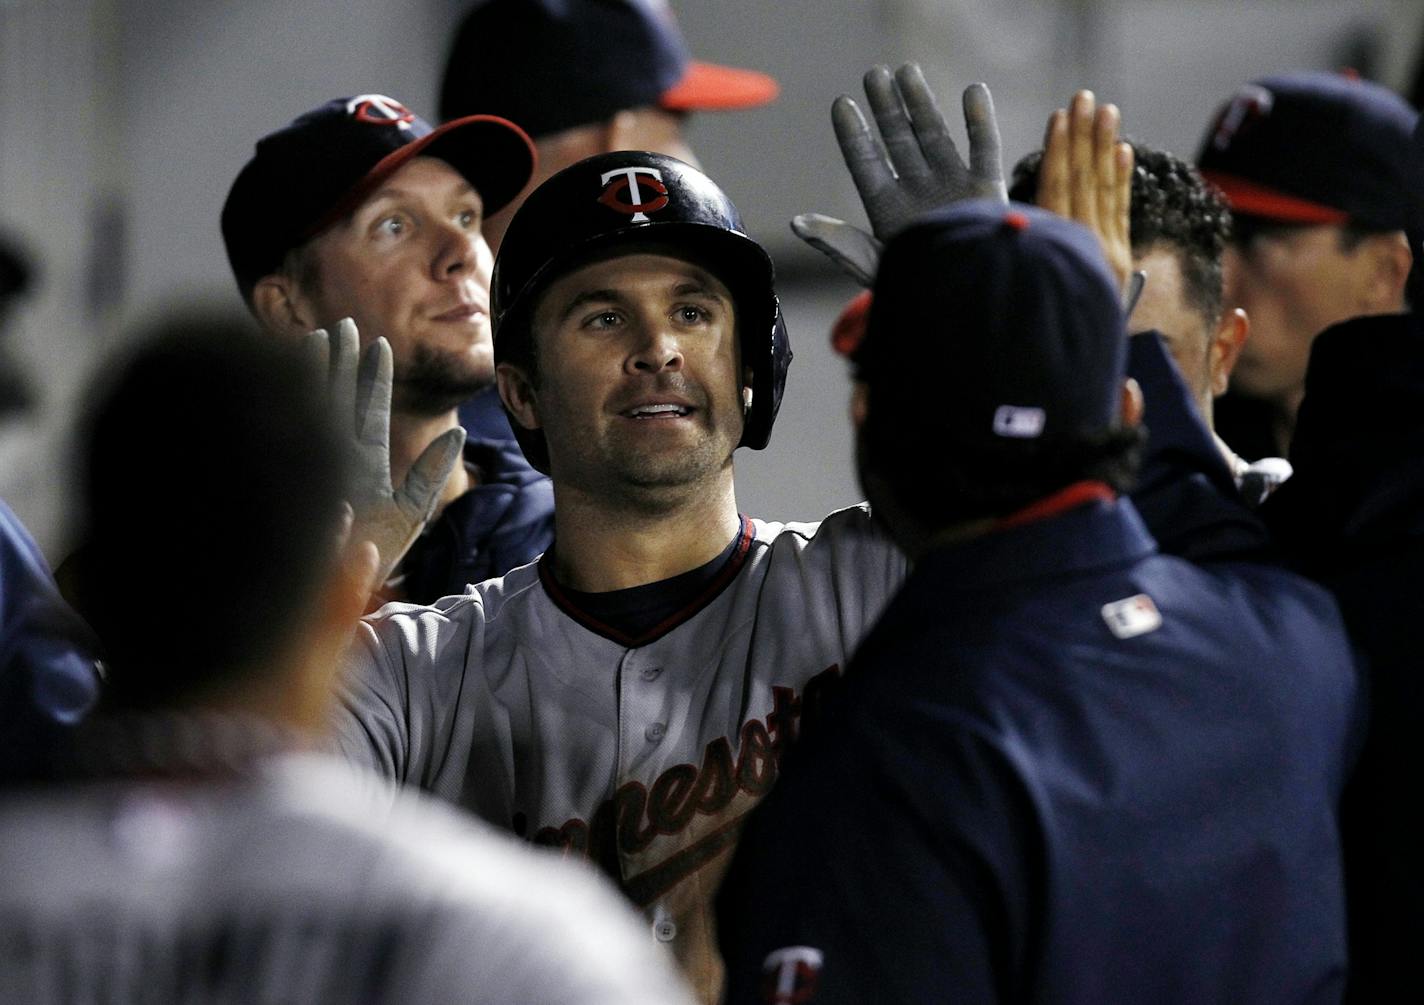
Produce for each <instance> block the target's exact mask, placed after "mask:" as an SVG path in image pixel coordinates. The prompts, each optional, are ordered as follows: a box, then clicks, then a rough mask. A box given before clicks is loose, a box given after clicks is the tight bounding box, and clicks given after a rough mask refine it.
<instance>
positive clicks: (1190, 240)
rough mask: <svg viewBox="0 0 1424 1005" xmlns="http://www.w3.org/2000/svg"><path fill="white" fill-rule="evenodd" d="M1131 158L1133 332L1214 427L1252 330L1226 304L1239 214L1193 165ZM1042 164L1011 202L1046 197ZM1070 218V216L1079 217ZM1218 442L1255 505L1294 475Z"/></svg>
mask: <svg viewBox="0 0 1424 1005" xmlns="http://www.w3.org/2000/svg"><path fill="white" fill-rule="evenodd" d="M1092 106H1093V97H1092V95H1091V93H1090V92H1080V93H1079V94H1078V95H1076V96H1075V98H1074V102H1073V106H1072V112H1071V114H1072V115H1073V116H1074V117H1075V119H1077V118H1080V117H1083V116H1085V115H1088V114H1091V110H1092ZM1059 114H1060V115H1062V114H1064V113H1062V112H1060V113H1059ZM1055 121H1056V120H1055ZM1132 153H1133V164H1134V170H1133V172H1132V182H1131V185H1132V189H1131V197H1130V214H1129V216H1130V253H1131V268H1132V269H1134V270H1141V271H1142V273H1143V274H1144V276H1145V277H1146V279H1147V282H1146V283H1145V285H1144V286H1143V288H1142V291H1141V295H1140V297H1139V299H1138V300H1137V302H1136V305H1135V306H1134V307H1133V310H1132V313H1131V315H1130V317H1129V318H1128V325H1129V329H1130V330H1131V331H1133V332H1155V333H1156V338H1158V339H1160V340H1161V341H1162V343H1163V345H1164V346H1165V347H1166V349H1167V351H1168V352H1169V353H1170V354H1171V357H1172V361H1173V362H1174V363H1175V364H1176V366H1177V370H1178V372H1179V373H1180V374H1181V377H1182V380H1183V381H1184V382H1185V383H1186V386H1187V389H1188V390H1189V391H1190V393H1191V396H1192V402H1193V404H1194V405H1195V406H1196V408H1197V410H1198V411H1199V412H1200V413H1201V416H1202V419H1203V420H1204V421H1205V423H1206V425H1207V427H1208V428H1211V427H1212V415H1213V412H1212V403H1213V401H1214V400H1215V399H1216V398H1218V397H1220V396H1221V395H1222V394H1224V393H1225V392H1226V386H1227V381H1228V380H1229V379H1230V377H1231V371H1232V369H1233V368H1234V367H1235V365H1236V360H1237V359H1238V358H1239V357H1240V354H1241V348H1242V346H1243V345H1244V344H1245V342H1246V337H1247V333H1248V331H1249V329H1250V322H1249V321H1248V319H1247V317H1246V312H1245V311H1244V310H1242V309H1241V308H1240V307H1234V308H1229V307H1226V306H1225V305H1223V303H1222V278H1221V277H1222V255H1223V250H1224V248H1225V245H1226V238H1227V236H1228V235H1229V233H1230V229H1231V211H1230V210H1228V209H1227V208H1226V205H1225V203H1224V202H1223V201H1222V198H1221V196H1220V195H1219V194H1218V193H1217V191H1216V190H1215V189H1214V188H1213V187H1212V186H1210V185H1208V184H1207V183H1206V182H1205V181H1204V180H1203V179H1202V178H1201V176H1200V175H1199V174H1197V172H1196V170H1195V169H1194V168H1192V167H1191V165H1189V164H1186V163H1185V162H1183V161H1181V160H1180V159H1178V158H1177V157H1175V156H1174V155H1172V154H1170V153H1168V152H1166V151H1165V150H1158V149H1156V148H1154V147H1150V146H1148V145H1146V144H1143V143H1138V142H1134V143H1133V144H1132ZM1042 158H1043V154H1042V153H1033V154H1030V155H1028V156H1027V157H1025V158H1024V159H1023V160H1021V161H1020V162H1019V163H1018V164H1017V165H1015V167H1014V180H1013V184H1012V185H1011V186H1010V188H1009V196H1010V198H1013V199H1015V200H1018V201H1021V202H1034V201H1035V200H1037V199H1038V197H1039V195H1040V192H1041V191H1042V190H1043V186H1042V185H1041V182H1040V177H1041V171H1042ZM1053 180H1054V181H1056V182H1057V183H1058V184H1059V185H1060V186H1061V185H1063V184H1064V182H1065V181H1066V179H1063V178H1062V173H1061V172H1059V173H1058V174H1057V175H1056V176H1055V178H1054V179H1053ZM1044 194H1045V196H1046V197H1047V198H1046V200H1043V201H1039V203H1038V204H1039V205H1043V206H1046V207H1047V208H1050V209H1054V210H1055V211H1059V207H1057V206H1055V205H1054V200H1053V199H1052V196H1051V195H1050V194H1048V193H1044ZM1064 215H1068V216H1069V217H1070V218H1072V214H1071V213H1065V214H1064ZM1132 369H1133V363H1132V362H1129V371H1131V370H1132ZM1217 444H1218V447H1219V448H1220V449H1221V451H1222V455H1223V456H1224V457H1225V458H1226V461H1227V464H1228V465H1229V466H1230V468H1231V473H1232V477H1233V478H1234V479H1235V481H1236V485H1237V487H1238V488H1239V489H1240V490H1241V493H1242V497H1243V498H1244V499H1246V500H1247V502H1248V503H1250V504H1251V505H1252V506H1259V505H1260V504H1261V502H1263V501H1264V500H1265V498H1266V497H1267V496H1269V495H1270V493H1271V492H1273V491H1275V489H1276V488H1277V487H1278V486H1279V485H1280V484H1281V483H1282V482H1284V481H1285V480H1286V479H1287V478H1289V477H1290V472H1291V468H1290V463H1289V462H1288V461H1286V460H1285V459H1284V458H1281V457H1266V458H1260V459H1258V460H1256V461H1254V462H1247V461H1246V460H1244V459H1243V458H1241V457H1239V456H1237V454H1236V453H1235V452H1234V451H1232V450H1231V448H1230V447H1228V446H1227V445H1226V444H1225V442H1224V441H1221V440H1220V438H1218V439H1217Z"/></svg>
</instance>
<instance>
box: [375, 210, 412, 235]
mask: <svg viewBox="0 0 1424 1005" xmlns="http://www.w3.org/2000/svg"><path fill="white" fill-rule="evenodd" d="M371 229H372V232H373V233H374V234H375V236H376V237H382V238H396V237H403V236H405V234H406V233H407V232H408V231H409V230H410V221H409V220H407V219H406V218H405V216H404V215H403V214H400V213H392V214H391V215H390V216H385V217H382V218H381V219H379V220H377V221H376V225H375V226H374V227H373V228H371Z"/></svg>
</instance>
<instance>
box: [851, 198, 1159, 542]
mask: <svg viewBox="0 0 1424 1005" xmlns="http://www.w3.org/2000/svg"><path fill="white" fill-rule="evenodd" d="M1126 354H1127V339H1126V324H1125V320H1124V318H1123V315H1122V310H1121V308H1120V306H1119V304H1118V294H1117V290H1116V284H1115V283H1114V282H1113V279H1112V276H1111V275H1110V273H1109V271H1108V268H1107V264H1106V263H1105V262H1104V261H1103V257H1102V253H1101V251H1100V250H1099V247H1098V244H1097V239H1096V238H1095V237H1094V236H1093V235H1092V234H1091V233H1090V232H1089V231H1088V230H1087V229H1085V228H1083V227H1081V226H1079V225H1078V224H1075V223H1071V222H1069V221H1068V220H1065V219H1062V218H1061V217H1058V216H1055V215H1053V214H1051V213H1047V212H1045V211H1042V210H1038V209H1034V208H1031V207H1028V206H1021V205H1017V204H1010V205H1008V206H1005V205H1001V204H998V203H994V202H988V201H979V202H969V203H962V204H957V205H955V206H953V207H950V208H948V209H945V210H941V211H938V212H936V213H933V214H931V215H929V216H926V217H924V218H923V219H922V220H920V221H919V222H918V223H916V224H914V225H913V226H911V227H909V228H908V229H906V230H905V231H903V232H902V233H901V234H899V235H897V236H896V237H895V238H894V239H893V240H891V242H890V243H889V245H888V246H887V247H886V249H885V255H884V257H883V258H882V259H881V263H880V270H879V272H878V274H877V276H876V281H875V288H874V295H873V299H872V302H871V307H870V316H869V320H868V324H867V329H866V334H865V337H864V339H863V340H862V341H861V342H860V344H859V346H858V347H857V348H856V350H855V354H854V356H853V362H854V364H855V370H856V374H855V376H856V380H857V386H856V390H855V400H854V402H853V413H854V414H855V416H856V417H857V421H858V427H859V429H858V437H857V452H858V458H857V460H858V465H859V469H860V476H861V483H862V486H863V487H864V489H865V491H866V495H867V497H868V498H869V499H870V500H871V503H872V504H873V505H874V506H875V507H876V512H877V515H881V516H883V517H885V518H886V520H887V523H888V524H889V526H890V529H891V531H892V532H893V533H894V535H895V537H896V539H897V541H898V542H899V543H900V544H901V546H902V547H905V548H906V550H907V551H909V552H911V553H912V554H914V553H915V552H917V551H919V550H922V548H923V546H924V545H925V544H926V543H927V541H928V539H929V538H931V537H933V536H934V535H935V534H936V533H938V532H941V531H944V530H947V529H951V528H954V527H956V526H961V525H964V524H968V523H972V522H975V521H985V520H989V521H992V520H994V519H998V518H1003V517H1007V516H1010V515H1012V514H1014V513H1015V512H1016V511H1018V510H1021V509H1023V508H1024V507H1026V506H1029V505H1030V504H1032V503H1034V502H1036V501H1038V500H1041V499H1044V498H1046V497H1048V496H1050V495H1052V494H1054V493H1055V492H1057V491H1059V490H1061V489H1064V488H1067V487H1068V486H1070V485H1073V484H1075V483H1077V482H1082V481H1096V482H1103V483H1106V484H1107V485H1108V486H1109V487H1110V488H1112V489H1116V490H1121V489H1123V488H1125V487H1126V486H1127V484H1128V482H1129V481H1130V479H1131V477H1132V475H1133V473H1134V471H1135V468H1136V453H1137V450H1136V448H1137V444H1138V442H1139V439H1140V434H1139V433H1138V431H1137V430H1136V428H1135V424H1136V420H1137V416H1138V414H1139V413H1140V399H1139V398H1137V397H1136V396H1135V395H1134V394H1132V393H1130V392H1129V390H1128V386H1127V385H1125V382H1124V376H1123V374H1124V367H1125V365H1126ZM1132 390H1133V391H1135V385H1133V386H1132Z"/></svg>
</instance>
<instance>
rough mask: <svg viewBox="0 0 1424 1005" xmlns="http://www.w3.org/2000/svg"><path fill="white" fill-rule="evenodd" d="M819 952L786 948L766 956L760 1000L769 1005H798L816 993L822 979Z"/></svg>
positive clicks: (762, 972) (808, 948)
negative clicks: (817, 983) (818, 982)
mask: <svg viewBox="0 0 1424 1005" xmlns="http://www.w3.org/2000/svg"><path fill="white" fill-rule="evenodd" d="M822 958H823V955H822V953H821V951H820V950H819V949H812V948H811V947H810V946H787V947H786V948H785V949H777V950H774V951H772V952H770V953H768V954H767V956H766V959H765V960H764V961H763V962H762V965H761V1000H762V1001H764V1002H766V1003H767V1005H799V1003H801V1002H809V1001H811V1000H812V998H813V997H814V995H815V994H816V982H817V981H818V980H820V977H821V960H822Z"/></svg>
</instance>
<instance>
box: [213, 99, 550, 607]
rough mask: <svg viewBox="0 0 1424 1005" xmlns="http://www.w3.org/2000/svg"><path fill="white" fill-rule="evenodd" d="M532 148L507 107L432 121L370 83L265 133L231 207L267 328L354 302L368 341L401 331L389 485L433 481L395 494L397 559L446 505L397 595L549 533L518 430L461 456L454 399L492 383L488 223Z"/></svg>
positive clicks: (421, 595) (482, 567)
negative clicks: (403, 497) (516, 438)
mask: <svg viewBox="0 0 1424 1005" xmlns="http://www.w3.org/2000/svg"><path fill="white" fill-rule="evenodd" d="M533 157H534V155H533V151H532V148H531V146H530V143H529V140H528V138H527V137H526V136H525V135H524V133H523V132H521V131H520V130H519V129H518V128H517V127H515V126H513V125H511V124H510V123H509V122H506V121H504V120H502V119H498V118H494V117H491V116H471V117H467V118H464V119H461V120H459V121H456V122H451V123H449V124H447V125H445V126H442V127H440V128H439V129H435V130H432V129H431V128H430V126H429V125H427V124H426V123H425V122H424V121H422V120H421V119H419V118H418V117H416V116H415V115H414V114H413V113H412V112H410V111H409V110H408V109H407V108H405V106H403V105H401V104H400V103H399V102H397V101H394V100H393V99H391V98H388V97H385V96H383V95H379V94H366V95H359V96H357V97H353V98H346V99H338V100H335V101H330V102H327V103H326V104H324V105H322V106H320V107H318V108H316V109H313V110H312V111H310V112H308V113H307V114H305V115H302V116H301V117H299V118H297V119H296V120H294V121H293V122H292V123H290V124H289V125H288V126H286V127H285V128H283V129H280V130H278V131H276V132H274V133H272V134H270V135H268V136H266V137H263V138H262V139H261V140H259V141H258V143H257V149H256V153H255V155H254V156H253V158H252V160H251V161H249V162H248V164H247V165H246V166H245V167H244V168H243V169H242V171H241V173H240V174H239V175H238V177H237V179H236V181H234V182H233V185H232V189H231V191H230V192H229V194H228V198H227V202H226V204H225V205H224V207H223V213H222V229H223V239H224V240H225V241H226V243H227V252H228V258H229V260H230V262H231V263H232V268H233V272H234V273H235V275H236V277H237V283H238V287H239V289H240V290H241V292H242V295H243V297H244V299H245V300H246V301H247V303H248V305H249V306H250V307H251V309H252V311H253V313H254V314H255V315H256V316H257V318H258V320H259V321H260V322H261V323H262V326H263V327H264V328H266V329H267V330H268V331H270V332H272V333H274V334H277V335H281V336H305V335H306V334H307V333H308V332H309V331H311V330H312V329H315V328H322V327H327V326H333V325H335V324H336V322H337V321H339V320H340V319H342V318H347V317H350V318H353V319H354V320H355V322H356V325H357V328H358V330H359V332H360V338H361V339H362V340H363V344H370V343H372V342H374V341H375V340H376V339H379V338H384V339H385V340H386V341H387V342H388V343H389V345H390V353H391V356H392V357H393V362H394V393H393V395H392V396H391V414H390V454H389V465H390V471H389V475H390V483H389V484H387V485H386V486H385V490H384V494H385V496H387V497H389V496H390V494H391V487H390V486H391V485H394V486H396V487H397V489H399V487H400V486H402V484H403V483H404V484H405V486H406V487H407V488H408V489H410V490H411V492H410V494H411V495H416V494H420V493H416V492H414V489H415V488H416V487H417V485H419V486H420V487H423V489H424V494H421V500H416V501H412V502H410V503H409V504H408V506H407V512H405V513H400V512H397V511H396V510H395V508H394V507H391V506H386V507H385V509H386V510H387V511H388V512H390V513H392V514H394V518H393V520H392V521H387V522H388V523H398V524H400V529H401V531H402V533H398V534H393V535H392V540H391V542H390V543H389V544H386V543H384V542H382V550H383V552H390V554H383V556H382V557H383V561H384V563H385V564H386V565H387V566H389V565H390V564H391V563H392V562H393V561H394V559H395V557H396V555H397V553H399V552H400V551H401V550H402V547H403V546H404V545H405V544H406V543H408V541H409V539H410V537H411V534H412V533H413V532H414V531H415V530H417V529H418V528H419V527H420V526H421V521H422V520H423V519H424V518H425V516H426V515H427V513H429V512H430V509H431V507H433V508H434V512H435V518H434V519H433V520H432V521H431V523H430V524H429V525H428V526H427V527H426V528H425V530H424V533H423V534H422V535H421V536H420V538H419V539H418V540H416V541H415V543H414V545H413V546H412V547H411V548H410V551H409V553H408V554H406V556H405V558H404V560H403V561H402V562H401V565H400V567H399V568H398V569H396V570H395V571H394V573H393V576H392V579H391V580H390V581H389V583H388V588H387V590H386V596H388V597H399V598H402V599H407V600H412V601H419V602H424V601H429V600H434V599H435V598H437V597H441V596H444V595H445V594H447V593H456V592H459V591H460V590H462V589H464V587H465V585H466V584H468V583H473V582H479V581H480V580H482V579H485V578H488V577H490V576H495V575H499V574H501V573H503V572H505V571H507V570H508V569H510V568H513V567H514V566H516V565H520V564H523V563H524V562H527V561H529V560H530V559H532V558H534V556H536V555H538V554H539V553H540V552H541V551H543V549H544V547H545V546H546V545H547V544H548V542H549V539H550V534H551V527H552V497H551V493H550V489H549V484H548V481H547V480H546V479H544V478H542V477H541V476H539V475H538V473H537V472H534V471H532V470H531V469H529V467H528V466H527V465H526V464H525V463H524V460H523V458H522V457H521V456H520V455H519V452H518V451H517V450H516V449H514V447H513V446H512V445H511V444H507V443H500V442H484V441H471V442H469V443H466V444H465V445H464V448H463V453H462V454H460V455H459V459H460V461H461V463H455V460H456V452H457V450H458V448H459V440H460V437H461V436H462V435H463V434H462V433H461V431H460V429H459V423H458V419H457V416H456V408H457V406H458V405H459V404H460V403H461V402H462V401H464V400H465V399H467V398H469V397H470V396H471V395H472V394H474V393H475V392H476V391H478V390H479V389H480V388H482V387H487V386H491V385H492V384H493V381H494V363H493V358H492V354H491V347H490V313H489V311H490V308H489V281H490V271H491V268H492V265H493V256H492V255H491V253H490V249H489V245H488V244H486V243H485V239H484V237H483V236H482V233H481V230H480V227H481V224H482V223H483V221H484V218H485V216H486V215H487V214H488V213H490V212H493V211H496V210H498V209H499V208H500V207H501V206H503V205H505V204H506V203H507V202H508V201H509V200H510V199H512V198H513V197H514V196H515V194H516V193H518V192H519V190H520V188H522V187H523V185H524V183H525V182H526V181H527V180H528V179H529V177H530V175H531V173H532V171H533V167H534V160H533ZM341 337H343V338H346V339H348V340H349V339H352V338H354V337H355V336H354V335H353V334H352V333H350V332H349V331H348V332H344V333H343V334H342V336H341ZM353 351H354V350H353ZM447 468H448V469H449V470H450V474H449V477H448V478H446V479H444V480H443V482H442V478H444V476H443V472H444V470H446V469H447ZM411 472H414V477H410V473H411ZM362 509H363V507H360V506H358V517H362V516H365V513H363V512H359V510H362Z"/></svg>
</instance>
